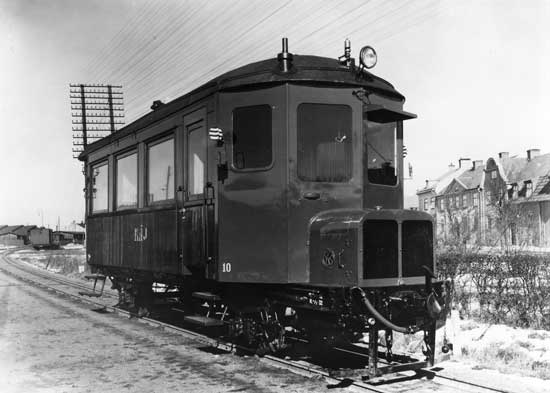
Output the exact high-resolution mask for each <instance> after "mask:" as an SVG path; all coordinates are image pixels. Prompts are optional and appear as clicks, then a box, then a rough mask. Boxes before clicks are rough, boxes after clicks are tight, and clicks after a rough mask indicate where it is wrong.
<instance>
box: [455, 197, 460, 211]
mask: <svg viewBox="0 0 550 393" xmlns="http://www.w3.org/2000/svg"><path fill="white" fill-rule="evenodd" d="M455 207H456V208H459V207H460V196H458V195H455Z"/></svg>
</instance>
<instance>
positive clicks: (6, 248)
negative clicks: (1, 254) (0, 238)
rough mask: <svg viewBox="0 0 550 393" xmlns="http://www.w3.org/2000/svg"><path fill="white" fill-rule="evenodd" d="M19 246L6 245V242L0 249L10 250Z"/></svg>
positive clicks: (0, 245)
mask: <svg viewBox="0 0 550 393" xmlns="http://www.w3.org/2000/svg"><path fill="white" fill-rule="evenodd" d="M16 247H18V246H6V245H5V244H0V251H2V250H9V249H11V248H16Z"/></svg>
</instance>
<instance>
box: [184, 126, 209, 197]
mask: <svg viewBox="0 0 550 393" xmlns="http://www.w3.org/2000/svg"><path fill="white" fill-rule="evenodd" d="M187 132H188V137H187V138H188V139H187V190H188V192H189V196H190V197H192V196H194V197H197V196H201V195H203V193H204V179H205V175H206V173H205V165H206V147H207V145H206V132H205V128H204V127H203V122H202V121H200V122H198V123H195V124H192V125H190V126H189V127H188V128H187Z"/></svg>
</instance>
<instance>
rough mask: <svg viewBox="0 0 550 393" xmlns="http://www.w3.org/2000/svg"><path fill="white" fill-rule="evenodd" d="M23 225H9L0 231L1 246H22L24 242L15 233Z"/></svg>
mask: <svg viewBox="0 0 550 393" xmlns="http://www.w3.org/2000/svg"><path fill="white" fill-rule="evenodd" d="M22 227H23V225H7V226H4V227H3V228H1V229H0V244H3V245H6V246H22V245H23V244H24V241H23V240H22V239H19V238H18V237H17V235H16V234H15V233H14V232H15V231H16V230H18V229H19V228H22Z"/></svg>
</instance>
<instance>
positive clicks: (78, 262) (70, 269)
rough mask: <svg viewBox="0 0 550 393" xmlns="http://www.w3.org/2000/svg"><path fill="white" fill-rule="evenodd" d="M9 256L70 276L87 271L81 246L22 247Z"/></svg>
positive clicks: (79, 274)
mask: <svg viewBox="0 0 550 393" xmlns="http://www.w3.org/2000/svg"><path fill="white" fill-rule="evenodd" d="M10 258H12V259H15V260H18V261H21V262H24V263H27V264H30V265H32V266H35V267H38V268H42V269H46V270H48V271H52V272H55V273H61V274H64V275H67V276H71V277H79V276H82V275H83V274H84V273H87V272H89V268H88V266H87V265H86V250H85V249H84V248H83V247H75V248H70V249H59V250H35V249H33V248H24V249H21V250H17V251H14V252H13V253H11V254H10Z"/></svg>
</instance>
